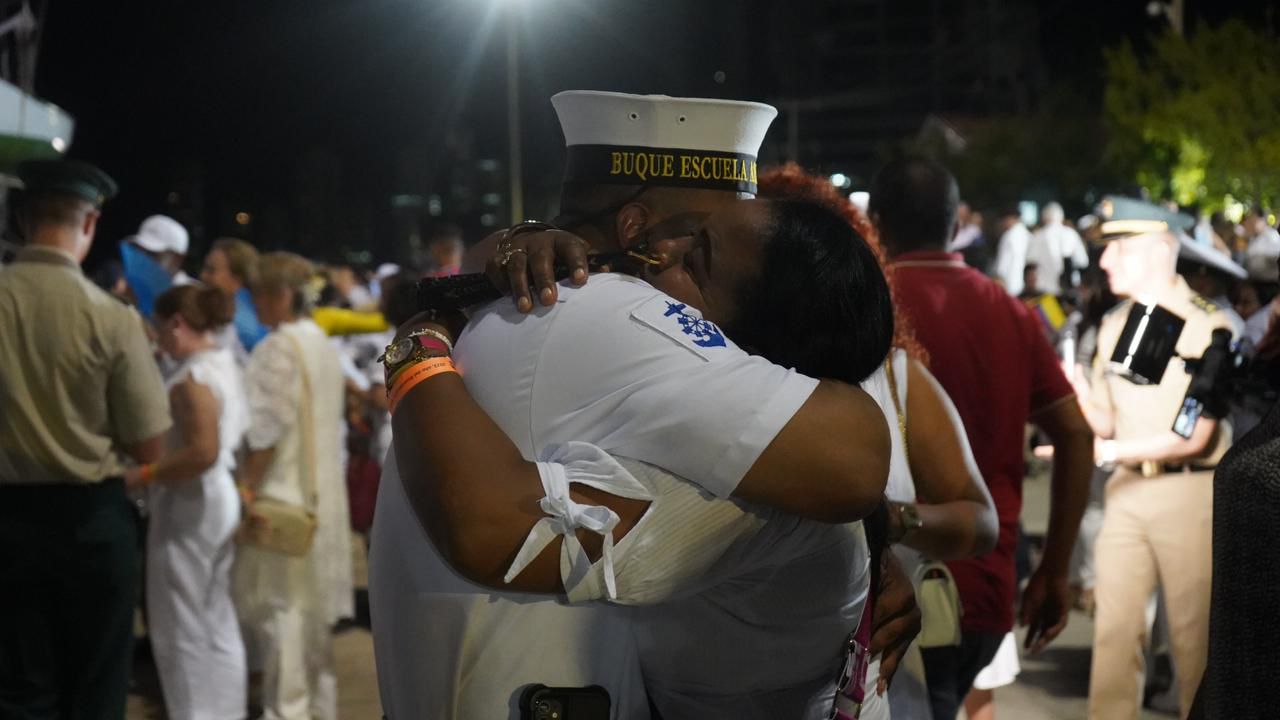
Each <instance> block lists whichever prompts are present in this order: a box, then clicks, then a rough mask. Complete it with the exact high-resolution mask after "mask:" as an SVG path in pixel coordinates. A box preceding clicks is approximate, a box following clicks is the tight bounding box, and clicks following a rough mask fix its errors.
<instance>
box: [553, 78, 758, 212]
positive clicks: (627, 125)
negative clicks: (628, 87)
mask: <svg viewBox="0 0 1280 720" xmlns="http://www.w3.org/2000/svg"><path fill="white" fill-rule="evenodd" d="M551 104H552V105H553V106H555V109H556V115H557V116H558V117H559V118H560V128H561V129H562V130H563V131H564V140H565V145H566V146H567V154H568V157H567V160H566V163H565V177H564V181H565V182H566V183H569V182H574V183H592V184H608V185H647V186H661V187H687V188H703V189H710V190H727V191H732V192H741V193H750V194H753V195H754V194H755V192H756V176H757V164H756V156H757V155H758V153H759V152H760V143H761V142H763V141H764V135H765V133H766V132H767V131H768V130H769V124H770V123H772V122H773V119H774V117H776V116H777V115H778V111H777V109H775V108H773V107H772V106H769V105H765V104H762V103H754V102H741V101H737V100H714V99H705V98H675V97H668V96H666V95H628V94H625V93H614V92H597V91H593V90H568V91H565V92H562V93H557V94H556V95H555V96H554V97H552V98H551Z"/></svg>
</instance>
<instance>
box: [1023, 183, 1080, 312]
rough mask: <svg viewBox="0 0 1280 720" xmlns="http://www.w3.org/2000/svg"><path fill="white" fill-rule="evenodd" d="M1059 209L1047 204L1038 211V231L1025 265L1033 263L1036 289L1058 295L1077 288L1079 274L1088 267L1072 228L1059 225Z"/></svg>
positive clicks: (1029, 249)
mask: <svg viewBox="0 0 1280 720" xmlns="http://www.w3.org/2000/svg"><path fill="white" fill-rule="evenodd" d="M1063 218H1064V215H1063V212H1062V206H1061V205H1059V204H1058V203H1056V202H1051V203H1049V204H1047V205H1045V206H1044V209H1042V210H1041V211H1040V227H1039V228H1038V229H1037V230H1036V231H1035V232H1034V233H1032V234H1031V240H1030V241H1029V243H1028V245H1027V259H1026V262H1027V264H1028V265H1029V264H1031V263H1035V265H1036V267H1037V268H1038V271H1037V275H1038V278H1037V285H1036V289H1037V290H1039V291H1041V292H1045V293H1048V294H1050V295H1055V296H1057V295H1061V294H1062V293H1063V292H1064V291H1066V290H1070V289H1071V288H1074V287H1075V286H1077V285H1079V284H1080V271H1081V270H1083V269H1085V268H1087V267H1089V253H1088V251H1087V250H1085V248H1084V241H1083V240H1081V239H1080V233H1078V232H1076V231H1075V228H1072V227H1068V226H1067V225H1065V224H1064V223H1063Z"/></svg>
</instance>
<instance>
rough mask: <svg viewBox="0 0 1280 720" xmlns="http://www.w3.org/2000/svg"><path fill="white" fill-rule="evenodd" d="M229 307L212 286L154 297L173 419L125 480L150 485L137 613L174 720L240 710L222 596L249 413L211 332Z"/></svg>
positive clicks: (231, 628)
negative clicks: (157, 446)
mask: <svg viewBox="0 0 1280 720" xmlns="http://www.w3.org/2000/svg"><path fill="white" fill-rule="evenodd" d="M234 313H235V305H234V303H233V301H232V300H231V298H230V297H229V296H227V295H226V294H225V293H223V292H222V291H221V290H219V289H217V288H203V289H201V288H197V287H196V286H194V285H183V286H180V287H175V288H173V289H171V290H169V291H168V292H166V293H164V294H163V295H161V296H160V297H159V298H158V299H157V300H156V304H155V316H156V323H157V325H158V331H159V343H160V347H161V349H163V350H164V352H165V353H166V354H167V355H169V356H170V357H171V358H172V359H173V360H175V361H177V362H179V363H181V364H180V366H179V367H178V370H177V372H175V373H174V374H173V375H172V376H171V377H170V378H169V380H168V382H167V383H166V386H167V387H168V390H169V403H170V405H171V406H172V408H173V414H174V426H173V430H171V431H170V433H169V436H168V440H167V446H168V447H167V449H166V452H165V455H164V456H163V457H162V458H161V459H160V460H159V462H156V463H155V464H152V465H145V466H143V467H142V468H138V469H135V470H133V471H131V472H130V473H129V475H128V477H127V480H128V482H129V483H130V485H133V486H135V487H138V486H150V489H149V503H150V507H151V527H150V530H149V532H148V533H147V607H148V610H149V614H148V621H149V625H150V634H151V648H152V651H153V652H154V653H155V657H156V669H157V670H158V672H159V674H160V685H161V687H162V688H163V690H164V699H165V706H166V708H167V709H168V715H169V717H170V718H173V719H174V720H186V719H189V718H204V719H207V720H236V719H237V718H242V717H244V711H245V655H244V644H243V643H242V642H241V639H240V626H239V624H238V622H237V620H236V612H235V607H234V606H233V605H232V602H231V567H232V563H233V560H234V555H235V545H234V542H233V535H234V533H235V529H236V525H237V524H238V522H239V519H240V501H239V499H238V497H237V495H236V488H235V480H234V478H233V477H232V471H233V470H234V469H235V465H236V458H235V451H236V449H237V448H238V447H239V446H240V442H241V440H242V439H243V438H244V431H245V428H246V427H247V425H248V417H249V411H248V401H247V400H246V399H245V392H244V382H243V380H242V378H241V375H240V369H239V367H238V366H237V365H236V361H235V358H234V357H232V354H231V351H230V350H226V349H221V348H219V347H218V346H217V341H216V340H215V333H216V332H217V331H218V330H219V329H221V328H223V327H225V326H226V325H227V324H228V323H229V322H231V319H232V316H233V315H234Z"/></svg>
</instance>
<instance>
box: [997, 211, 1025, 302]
mask: <svg viewBox="0 0 1280 720" xmlns="http://www.w3.org/2000/svg"><path fill="white" fill-rule="evenodd" d="M1000 232H1001V235H1000V244H999V246H998V248H997V250H996V261H995V265H994V266H992V270H991V274H992V275H993V276H994V277H995V279H996V280H999V281H1000V283H1001V284H1002V285H1004V289H1005V290H1006V291H1008V293H1009V294H1010V295H1012V296H1014V297H1018V296H1019V295H1021V294H1022V290H1023V286H1022V278H1023V270H1024V269H1025V268H1026V265H1027V247H1028V246H1029V245H1030V244H1031V233H1030V232H1029V231H1028V230H1027V226H1026V225H1023V224H1022V220H1021V219H1020V216H1019V214H1018V209H1017V207H1015V206H1011V207H1008V208H1006V209H1005V210H1004V211H1003V212H1002V213H1001V215H1000Z"/></svg>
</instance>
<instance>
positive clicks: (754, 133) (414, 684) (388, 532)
mask: <svg viewBox="0 0 1280 720" xmlns="http://www.w3.org/2000/svg"><path fill="white" fill-rule="evenodd" d="M553 102H554V104H555V105H556V109H557V112H558V113H559V114H560V118H561V122H562V127H563V128H564V129H565V134H566V140H567V142H568V144H569V145H570V157H569V162H568V170H567V175H568V176H567V178H566V189H565V196H566V197H565V204H566V206H568V207H566V209H570V210H574V211H578V213H579V215H580V217H588V216H590V215H591V213H588V212H587V210H589V209H590V208H586V207H575V203H580V204H582V205H586V204H588V203H587V200H589V199H592V198H595V199H600V198H602V197H609V196H610V193H609V192H607V191H608V189H609V188H608V187H607V186H608V185H609V184H610V183H612V184H615V185H618V186H619V187H618V188H617V189H618V190H619V191H621V196H622V197H623V198H624V202H623V203H621V204H615V203H608V204H606V205H605V206H604V207H603V208H596V210H604V212H597V213H595V217H594V218H593V221H598V220H600V219H605V220H609V221H613V222H609V224H608V227H607V228H606V230H605V231H599V230H597V233H596V237H594V238H588V239H589V240H594V242H595V244H596V245H597V246H598V247H609V243H614V247H616V246H617V243H619V242H620V239H619V238H620V237H625V239H627V240H634V239H635V238H636V237H637V236H639V235H641V234H643V232H644V231H645V229H646V228H648V227H652V226H654V225H656V224H659V223H662V222H664V221H671V220H673V219H678V218H681V217H682V216H687V215H694V216H697V217H701V216H705V214H707V213H708V212H709V211H710V210H711V209H713V208H714V207H716V206H722V205H723V204H724V203H726V202H733V201H734V200H735V199H736V197H737V196H738V195H739V194H741V193H750V192H753V191H754V179H755V173H756V167H755V158H754V153H755V151H756V148H757V147H758V146H759V143H760V140H761V139H762V138H763V135H764V132H765V130H766V129H767V127H768V124H769V122H770V121H771V120H772V118H773V116H774V114H775V111H774V110H773V109H772V108H769V107H767V106H762V105H757V104H753V103H735V102H728V101H716V100H680V99H673V98H665V97H639V96H627V95H619V94H614V93H562V94H561V95H558V96H557V97H556V98H554V99H553ZM641 158H643V159H641ZM611 178H612V179H611ZM602 186H603V187H604V188H605V190H603V191H602V190H600V188H601V187H602ZM673 186H675V187H681V188H692V189H690V190H688V191H685V190H680V191H677V192H672V191H671V188H672V187H673ZM584 188H586V189H585V190H584ZM637 188H638V191H637ZM708 191H710V192H708ZM646 193H648V196H647V197H642V195H644V194H646ZM613 197H617V195H616V194H615V195H613ZM580 222H582V223H586V222H587V221H586V220H582V221H580ZM583 230H586V232H583V231H582V230H580V232H581V234H583V235H584V236H588V235H590V234H591V232H590V230H591V229H590V228H583ZM677 306H678V307H677ZM686 319H687V320H688V322H685V320H686ZM454 360H455V361H456V363H457V366H458V368H459V369H460V370H461V371H462V372H463V373H464V375H465V381H466V388H467V390H468V391H470V393H471V394H472V395H473V396H474V398H475V400H476V402H477V403H478V404H479V405H480V406H481V407H482V408H483V409H484V410H485V412H487V413H488V414H489V415H490V416H491V417H492V418H493V420H494V421H496V423H497V425H498V426H500V428H501V429H502V430H503V431H504V432H505V433H506V435H507V436H508V437H509V438H510V439H511V440H512V441H513V442H514V443H515V444H516V446H518V447H519V450H520V453H521V454H522V455H523V456H524V458H525V459H527V460H528V459H534V458H538V457H540V456H541V455H542V454H543V453H544V452H545V451H546V450H547V449H548V448H551V447H552V446H555V445H558V444H563V443H567V442H570V441H584V442H588V443H591V444H592V445H594V446H596V447H598V448H599V449H600V450H602V451H605V452H609V453H614V454H620V455H626V456H628V457H634V458H639V459H641V460H644V461H646V462H649V463H652V464H654V465H656V466H659V467H663V468H666V469H668V470H670V471H672V472H675V473H678V474H680V475H681V476H683V477H688V478H696V479H697V481H698V482H699V483H700V484H701V485H702V487H703V489H704V490H705V491H707V492H709V493H711V494H712V495H715V496H718V497H728V496H730V495H736V496H738V497H742V498H744V499H748V500H753V501H756V502H761V503H763V504H766V505H773V506H775V507H778V508H780V509H783V510H788V511H791V512H797V513H800V514H806V513H808V514H811V515H818V516H825V517H824V519H834V520H838V519H840V518H842V517H848V518H850V519H852V518H854V517H861V516H862V515H863V514H865V512H866V511H867V508H868V506H874V503H875V502H876V501H878V498H879V495H880V494H881V492H882V490H883V474H884V472H885V468H887V445H888V443H887V439H886V438H887V425H884V426H883V427H881V428H879V430H880V433H882V434H879V435H878V434H877V432H876V430H877V428H875V427H871V426H868V425H866V424H865V422H864V421H865V419H866V417H867V413H868V410H867V408H868V407H869V408H870V411H869V412H871V413H879V412H880V410H879V408H878V407H876V406H875V405H874V403H873V402H872V401H871V400H870V398H868V397H866V396H865V394H863V393H860V392H859V391H857V390H855V389H851V388H844V387H843V386H842V387H841V388H835V387H832V385H831V384H830V383H825V382H824V383H820V382H819V381H817V380H814V379H811V378H807V377H804V376H802V375H799V374H798V373H795V372H793V371H789V370H786V369H784V368H781V367H778V366H775V365H772V364H771V363H768V362H767V361H764V360H763V359H761V358H758V357H753V356H750V355H748V354H746V353H745V352H743V351H742V350H740V349H739V348H737V347H736V346H734V345H733V344H732V343H731V342H727V341H726V338H724V336H723V335H722V334H720V332H719V331H718V329H716V328H715V326H714V325H711V324H709V323H701V322H699V318H697V317H696V316H694V315H692V314H689V313H687V312H685V310H684V307H683V306H682V305H679V304H678V303H676V302H674V301H672V299H671V298H669V297H667V296H665V295H663V294H662V293H660V292H658V291H657V290H655V289H654V288H652V287H651V286H649V285H647V284H646V283H643V282H640V281H635V280H631V279H629V278H625V277H622V276H609V275H606V276H599V277H597V278H593V279H592V281H591V282H590V283H589V284H588V285H587V286H585V287H581V288H571V287H567V286H565V287H561V289H560V297H559V301H558V302H557V303H556V307H554V308H547V307H544V308H542V309H540V310H538V311H535V312H534V314H533V315H530V316H524V315H519V314H517V313H516V312H515V311H514V310H513V309H511V307H510V303H509V302H506V301H501V302H500V303H497V304H495V305H493V306H490V307H489V308H486V309H485V310H484V311H482V312H481V313H480V314H479V315H478V316H476V317H474V318H473V320H472V323H471V325H470V326H469V328H468V330H467V333H466V334H465V335H464V336H463V337H462V338H461V339H460V341H459V343H458V346H457V349H456V352H455V353H454ZM850 393H853V394H856V396H855V395H851V394H850ZM864 401H865V403H866V404H859V403H862V402H864ZM837 406H838V407H839V411H837V410H836V407H837ZM830 417H841V418H858V420H856V422H858V423H863V424H862V425H861V426H860V427H862V428H863V433H862V435H861V436H860V437H861V438H867V437H869V438H871V439H870V440H869V441H868V443H867V444H870V445H876V443H877V442H882V443H883V446H884V447H879V445H877V449H878V450H879V451H880V454H881V455H884V456H885V457H880V458H878V459H879V461H880V463H879V465H877V463H876V458H870V457H869V455H871V453H867V452H865V447H866V444H864V443H863V442H862V440H861V439H857V440H853V441H852V442H851V441H850V439H849V438H850V437H851V436H854V435H857V433H853V432H850V433H849V434H848V435H846V436H845V437H844V438H842V439H840V440H837V439H836V438H834V437H830V436H824V434H823V433H819V432H810V431H809V430H811V429H813V428H814V427H816V426H817V425H816V424H817V423H818V422H821V421H822V420H819V418H822V419H823V420H826V419H829V418H830ZM809 423H815V424H809ZM882 424H883V423H882ZM396 427H397V437H396V443H397V445H398V447H397V448H396V450H397V452H396V453H392V456H389V457H388V460H387V463H386V465H385V470H384V475H383V482H382V485H381V489H380V493H379V501H378V513H377V514H376V516H375V523H374V529H373V541H372V551H371V558H370V600H371V604H372V612H373V616H374V623H373V624H374V640H375V651H376V653H377V660H378V663H377V664H378V672H379V681H380V682H379V684H380V688H381V693H382V699H383V707H384V708H385V709H386V711H387V713H388V716H389V717H391V718H401V717H405V718H408V717H439V718H452V717H495V718H497V717H516V716H517V715H518V709H517V707H516V705H517V699H518V697H519V695H520V692H521V689H522V688H523V687H525V686H527V685H529V684H531V683H543V684H546V685H561V686H584V685H591V684H599V685H602V686H604V687H605V688H606V689H607V690H608V691H609V693H610V695H611V698H612V701H613V702H612V707H613V712H614V717H617V718H635V717H647V716H648V707H647V701H646V699H645V693H644V688H643V686H642V684H641V676H640V667H639V659H638V656H637V653H636V649H635V645H634V643H635V640H634V637H633V635H632V633H631V632H630V617H629V614H628V613H629V611H628V609H627V608H624V607H617V606H610V605H603V604H593V605H587V606H570V605H567V604H564V603H561V602H557V601H555V600H554V599H550V598H548V597H546V596H544V595H534V594H522V593H500V592H494V591H492V590H490V589H488V588H486V587H483V586H481V585H478V584H475V583H473V582H470V581H468V580H466V579H465V578H464V577H463V576H462V575H460V574H458V573H456V572H454V571H453V569H452V568H451V567H450V566H449V565H448V564H447V563H446V562H445V558H444V557H443V556H442V555H441V553H440V552H439V551H438V550H437V548H436V547H435V546H434V545H433V544H432V542H431V540H430V539H428V537H427V536H426V534H425V533H424V531H423V529H422V526H421V525H420V524H419V522H418V518H417V516H416V515H415V513H414V509H413V507H411V505H410V500H409V496H408V495H407V494H406V484H412V483H415V482H418V481H419V479H418V478H417V477H416V475H410V476H406V477H405V478H403V479H402V478H401V477H400V474H399V471H398V467H397V463H396V460H395V455H396V454H397V453H403V451H404V450H405V448H406V447H411V446H412V444H413V443H414V442H415V439H414V438H407V439H406V438H405V437H403V430H405V429H406V428H405V427H402V426H401V425H397V426H396ZM408 429H410V430H413V429H414V428H412V427H408ZM424 431H425V430H424ZM877 438H878V440H877ZM775 440H776V441H777V442H775ZM400 457H401V459H403V458H404V457H405V455H404V454H400ZM857 463H865V464H864V465H863V466H864V467H868V472H867V475H868V476H870V477H872V479H873V480H874V478H875V476H876V474H877V468H878V470H879V474H880V478H879V481H880V487H879V489H877V490H874V492H870V493H869V494H870V499H868V497H867V496H865V495H862V494H858V493H857V492H855V491H854V490H853V489H851V486H853V485H855V484H853V483H848V482H844V483H841V482H837V481H836V478H837V476H838V473H837V472H836V468H837V467H839V468H843V469H845V470H847V468H848V467H849V466H850V464H857ZM846 477H847V476H846ZM789 482H792V483H793V484H791V485H790V486H788V483H789ZM873 484H874V482H872V483H869V485H873ZM833 493H834V494H833ZM494 512H495V513H497V512H499V509H498V508H494ZM863 564H864V565H865V560H864V561H863ZM850 567H855V569H856V565H851V566H850ZM585 569H586V568H585V567H583V568H582V570H583V571H585ZM859 607H860V604H859ZM836 670H838V668H837V667H833V668H832V672H833V673H834V672H835V671H836Z"/></svg>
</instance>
